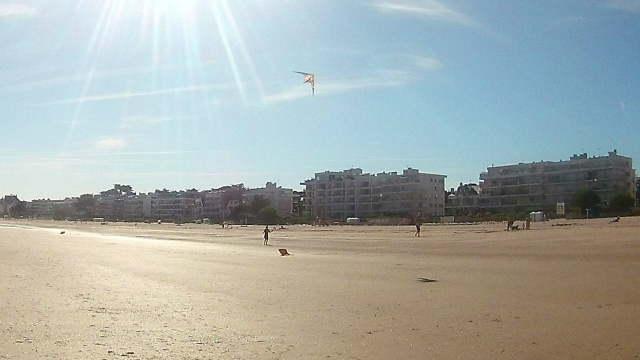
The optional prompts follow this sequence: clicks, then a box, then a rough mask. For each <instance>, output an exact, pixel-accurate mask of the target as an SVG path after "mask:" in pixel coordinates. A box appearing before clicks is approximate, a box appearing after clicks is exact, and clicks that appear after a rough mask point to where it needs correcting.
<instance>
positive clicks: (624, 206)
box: [609, 192, 635, 211]
mask: <svg viewBox="0 0 640 360" xmlns="http://www.w3.org/2000/svg"><path fill="white" fill-rule="evenodd" d="M634 205H635V200H634V199H633V196H631V194H629V193H626V192H620V193H617V194H615V195H614V196H613V197H612V198H611V200H609V207H610V208H611V210H613V211H629V210H631V208H632V207H633V206H634Z"/></svg>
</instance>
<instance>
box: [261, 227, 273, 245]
mask: <svg viewBox="0 0 640 360" xmlns="http://www.w3.org/2000/svg"><path fill="white" fill-rule="evenodd" d="M262 232H263V233H264V244H265V245H269V233H270V232H271V230H269V225H267V226H265V228H264V231H262Z"/></svg>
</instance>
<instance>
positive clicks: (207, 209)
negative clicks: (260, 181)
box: [202, 184, 245, 221]
mask: <svg viewBox="0 0 640 360" xmlns="http://www.w3.org/2000/svg"><path fill="white" fill-rule="evenodd" d="M244 191H245V189H244V185H242V184H238V185H230V186H224V187H221V188H219V189H211V190H208V191H204V192H203V193H202V195H203V197H202V200H203V205H202V216H203V217H208V218H210V219H218V220H221V221H224V220H225V219H228V218H229V216H230V215H231V210H233V208H234V207H236V206H238V205H239V204H240V201H242V194H243V193H244Z"/></svg>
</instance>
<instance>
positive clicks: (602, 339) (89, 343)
mask: <svg viewBox="0 0 640 360" xmlns="http://www.w3.org/2000/svg"><path fill="white" fill-rule="evenodd" d="M559 225H563V226H559ZM532 227H533V229H532V230H529V231H511V232H507V231H504V230H503V229H504V225H503V224H480V225H446V226H445V225H425V226H423V227H422V237H420V238H417V237H414V236H413V234H414V228H413V227H409V226H398V227H370V226H353V227H339V226H337V227H329V228H319V227H311V226H292V227H288V228H287V229H285V230H276V231H274V232H273V233H272V234H271V237H270V244H271V245H270V246H263V245H262V236H261V231H262V227H259V226H255V227H252V226H249V227H234V228H232V229H221V228H220V227H219V226H214V225H195V224H192V225H183V226H175V225H173V224H161V225H158V224H138V225H133V224H113V223H110V224H109V225H106V226H100V225H98V224H93V223H88V224H74V223H66V222H36V221H27V220H25V221H6V220H4V221H3V220H0V359H122V358H130V359H456V358H460V359H567V358H576V359H633V358H637V357H640V218H623V219H621V220H620V222H619V223H613V224H610V223H609V219H593V220H566V221H565V220H561V221H550V222H546V223H544V224H540V223H532ZM62 230H64V231H65V233H64V234H60V232H61V231H62ZM278 248H286V249H287V250H288V251H289V252H290V253H291V254H292V255H291V256H280V254H279V253H278ZM432 280H433V281H432Z"/></svg>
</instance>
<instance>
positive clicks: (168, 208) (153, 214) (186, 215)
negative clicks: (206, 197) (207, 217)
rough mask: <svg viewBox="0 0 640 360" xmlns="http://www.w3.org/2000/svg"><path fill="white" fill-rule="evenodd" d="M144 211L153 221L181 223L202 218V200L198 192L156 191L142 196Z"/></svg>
mask: <svg viewBox="0 0 640 360" xmlns="http://www.w3.org/2000/svg"><path fill="white" fill-rule="evenodd" d="M142 209H143V213H144V215H145V217H147V218H150V219H153V220H155V219H158V220H177V221H181V220H183V219H191V218H197V217H200V216H201V212H202V198H201V194H200V192H198V191H197V190H187V191H168V190H156V192H154V193H149V194H146V195H144V196H142Z"/></svg>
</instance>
